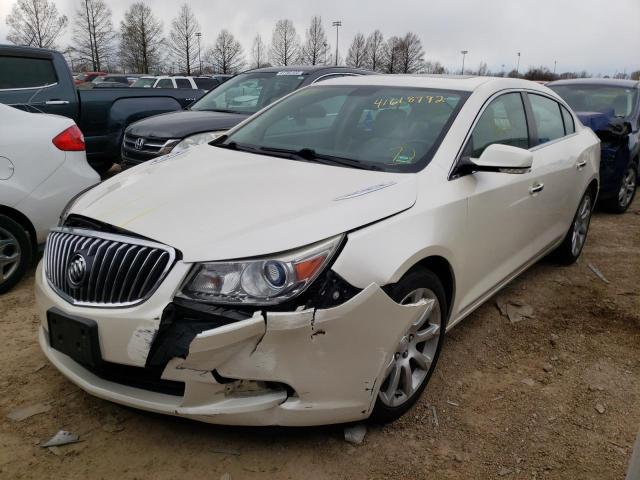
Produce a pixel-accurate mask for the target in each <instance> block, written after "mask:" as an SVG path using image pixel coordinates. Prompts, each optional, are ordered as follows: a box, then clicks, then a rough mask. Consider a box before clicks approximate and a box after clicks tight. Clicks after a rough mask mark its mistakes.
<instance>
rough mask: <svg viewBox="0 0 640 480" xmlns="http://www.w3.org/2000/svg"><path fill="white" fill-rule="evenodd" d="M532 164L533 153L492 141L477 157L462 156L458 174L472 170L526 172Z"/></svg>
mask: <svg viewBox="0 0 640 480" xmlns="http://www.w3.org/2000/svg"><path fill="white" fill-rule="evenodd" d="M532 165H533V153H531V152H530V151H529V150H525V149H523V148H518V147H512V146H510V145H500V144H498V143H494V144H492V145H489V146H488V147H487V148H485V149H484V152H482V155H480V158H478V159H473V160H472V159H471V158H469V157H463V158H462V159H461V161H460V163H459V164H458V174H459V175H466V174H469V173H473V172H500V173H526V172H528V171H529V170H530V169H531V166H532Z"/></svg>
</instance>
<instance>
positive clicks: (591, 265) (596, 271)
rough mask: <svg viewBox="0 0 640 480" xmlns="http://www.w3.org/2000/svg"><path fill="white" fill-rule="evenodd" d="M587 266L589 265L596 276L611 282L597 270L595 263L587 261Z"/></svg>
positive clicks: (605, 281)
mask: <svg viewBox="0 0 640 480" xmlns="http://www.w3.org/2000/svg"><path fill="white" fill-rule="evenodd" d="M587 266H588V267H589V269H590V270H591V271H592V272H593V273H595V274H596V276H597V277H598V278H599V279H600V280H602V281H603V282H604V283H607V284H608V283H611V282H610V281H609V280H607V277H605V276H604V275H603V274H602V272H601V271H600V270H598V267H596V266H595V265H593V264H592V263H588V264H587Z"/></svg>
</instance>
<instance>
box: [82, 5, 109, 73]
mask: <svg viewBox="0 0 640 480" xmlns="http://www.w3.org/2000/svg"><path fill="white" fill-rule="evenodd" d="M115 39H116V34H115V32H114V31H113V23H112V21H111V9H110V8H109V7H108V6H107V4H106V3H105V1H104V0H81V1H80V5H79V7H78V9H77V10H76V17H75V19H74V24H73V39H72V40H73V46H72V49H73V51H74V52H75V54H76V55H75V57H76V58H75V59H76V60H77V61H79V62H81V63H84V64H91V69H92V70H93V71H100V70H102V69H103V68H104V67H105V66H106V64H107V63H108V62H109V60H110V58H111V56H112V55H113V53H114V51H115Z"/></svg>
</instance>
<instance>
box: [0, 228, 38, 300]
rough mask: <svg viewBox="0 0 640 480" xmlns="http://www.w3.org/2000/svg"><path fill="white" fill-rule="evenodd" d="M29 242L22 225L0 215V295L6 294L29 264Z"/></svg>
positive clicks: (30, 250)
mask: <svg viewBox="0 0 640 480" xmlns="http://www.w3.org/2000/svg"><path fill="white" fill-rule="evenodd" d="M32 250H33V248H32V245H31V240H30V239H29V235H28V234H27V232H25V231H24V228H23V227H22V225H20V224H19V223H17V222H16V221H14V220H13V219H11V218H10V217H7V216H6V215H0V293H5V292H8V291H9V289H11V288H12V287H13V286H14V285H15V284H16V283H18V281H20V279H21V278H22V276H23V275H24V272H25V271H26V270H27V268H28V267H29V265H30V264H31V253H32Z"/></svg>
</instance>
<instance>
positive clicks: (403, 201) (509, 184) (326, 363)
mask: <svg viewBox="0 0 640 480" xmlns="http://www.w3.org/2000/svg"><path fill="white" fill-rule="evenodd" d="M329 83H331V84H336V85H339V84H372V85H396V86H403V85H404V86H410V87H415V86H418V87H425V88H445V89H454V90H466V91H469V92H473V93H472V94H471V95H470V97H469V98H468V99H467V101H466V103H465V104H464V106H463V107H462V109H461V110H460V112H459V114H458V116H457V118H456V119H455V121H454V122H453V124H452V125H451V128H450V129H449V131H448V134H447V135H446V136H445V138H444V139H443V141H442V143H441V144H440V146H439V148H438V150H437V152H436V154H435V156H434V157H433V159H432V160H431V162H430V163H429V165H428V166H427V167H426V168H424V169H423V170H422V171H420V172H418V173H415V174H407V173H403V174H399V173H384V172H374V171H365V170H356V169H350V168H342V167H333V166H326V165H316V164H311V163H306V162H298V161H291V160H287V159H280V158H271V157H267V156H259V155H254V154H250V153H246V152H238V151H231V150H227V149H218V148H214V147H210V146H208V145H203V146H200V147H196V148H192V149H190V150H189V151H187V152H185V153H181V154H177V155H169V156H167V157H164V158H160V159H158V160H157V161H154V162H149V163H147V164H143V165H141V166H138V167H135V168H133V169H131V170H129V171H127V172H125V173H124V174H120V175H118V176H116V177H114V178H112V179H110V180H108V181H106V182H104V183H103V185H101V186H100V187H98V188H95V189H93V190H92V191H90V192H88V193H87V194H85V195H84V196H82V197H81V198H80V199H79V200H78V201H77V202H76V203H75V204H74V206H73V207H72V209H71V213H74V214H77V215H81V216H85V217H88V218H92V219H96V220H99V221H102V222H104V223H107V224H110V225H113V226H115V227H118V228H121V229H124V230H128V231H131V232H134V233H136V234H138V235H141V236H144V237H147V238H149V239H152V240H155V241H158V242H162V243H165V244H167V245H169V246H172V247H175V248H177V249H179V250H180V252H181V254H182V258H181V259H180V260H178V261H177V262H176V264H175V265H174V267H173V269H172V270H171V271H170V273H169V274H168V276H167V277H166V278H165V280H164V281H163V282H162V284H161V285H160V287H159V288H158V289H157V290H156V291H155V292H154V293H153V295H151V297H150V298H149V299H148V300H146V301H145V302H143V303H140V304H138V305H136V306H133V307H129V308H109V309H107V308H82V307H76V306H73V305H71V304H69V303H67V302H66V301H65V300H63V299H62V298H61V297H60V296H59V295H57V294H56V292H55V291H54V290H53V289H52V288H51V286H50V285H49V284H48V282H47V279H46V276H45V273H44V271H43V269H42V266H40V267H39V269H38V271H37V273H36V298H37V301H38V304H39V311H40V314H41V321H42V329H41V335H40V343H41V346H42V349H43V351H44V352H45V354H46V355H47V357H48V358H49V359H50V360H51V361H52V362H53V363H54V365H55V366H56V367H57V368H58V369H59V370H60V371H61V372H63V373H64V374H65V375H66V376H67V377H68V378H70V379H71V380H72V381H73V382H75V383H76V384H78V385H79V386H81V387H82V388H83V389H85V390H87V391H89V392H90V393H92V394H94V395H97V396H99V397H101V398H106V399H109V400H112V401H115V402H118V403H123V404H125V405H129V406H134V407H137V408H142V409H146V410H151V411H156V412H162V413H167V414H172V415H181V416H187V417H189V418H194V419H197V420H202V421H206V422H212V423H225V424H244V425H273V424H279V425H315V424H325V423H338V422H345V421H354V420H360V419H363V418H367V417H368V416H369V414H370V413H371V410H372V408H373V404H374V401H375V398H376V397H377V392H378V389H379V387H380V384H381V382H382V380H383V372H384V371H385V365H386V364H387V362H388V361H389V360H390V358H392V357H393V352H394V350H395V347H396V345H397V342H398V339H399V338H400V336H401V335H402V333H403V331H404V329H405V328H406V325H408V324H409V323H411V322H412V321H413V320H414V319H415V318H417V316H420V315H421V314H422V313H424V312H425V310H426V306H425V305H424V304H422V303H416V304H411V305H405V306H401V305H399V304H397V303H395V302H393V301H392V300H391V299H390V298H389V297H388V296H387V295H386V294H385V293H384V291H383V290H382V288H381V287H383V286H385V285H389V284H393V283H395V282H397V281H398V280H399V279H400V278H401V277H402V276H403V275H404V274H405V273H406V272H407V271H408V270H409V269H410V268H411V267H413V266H414V265H416V264H417V263H419V262H420V261H422V260H423V259H428V258H433V257H438V259H441V260H442V261H446V263H447V264H448V266H449V268H450V270H451V272H452V275H453V283H454V285H453V288H452V292H451V296H452V300H453V302H452V305H450V308H449V310H450V318H449V323H448V328H451V327H452V326H453V325H455V324H456V323H457V322H459V321H460V320H461V319H462V318H463V317H464V316H466V315H468V314H469V313H470V312H471V311H472V310H473V309H474V308H476V307H477V306H479V305H480V304H481V303H482V301H484V300H486V299H487V298H488V297H489V296H490V295H492V294H493V293H495V292H496V291H497V290H498V289H499V288H501V287H502V286H504V285H505V284H506V283H507V282H509V281H510V280H511V279H512V278H514V277H515V276H516V275H518V274H519V273H520V272H522V271H523V270H524V269H526V268H527V267H528V266H530V265H531V264H532V263H534V262H535V261H536V260H538V259H539V258H540V257H541V256H542V255H544V254H546V253H548V252H549V251H551V250H552V249H553V248H554V247H556V246H557V245H558V244H559V242H561V241H562V238H563V237H564V235H565V234H566V232H567V231H568V230H569V227H570V225H571V222H572V218H573V215H574V213H575V211H576V209H577V206H578V202H579V200H580V199H581V197H582V195H583V194H584V192H585V191H586V189H587V188H588V186H589V185H590V184H592V182H596V183H595V184H596V186H597V181H598V171H599V158H600V157H599V155H600V149H599V142H598V139H597V137H595V135H594V134H593V132H591V131H590V130H588V129H585V128H584V127H582V125H581V124H580V123H579V121H578V120H577V119H574V121H575V124H576V133H575V134H573V135H569V136H566V137H564V138H562V139H559V140H557V141H555V142H549V143H547V144H544V145H542V146H539V147H536V148H532V149H530V151H531V153H532V155H533V163H532V167H531V170H530V171H528V172H526V173H521V174H510V173H497V172H495V173H494V172H492V173H489V172H476V173H474V174H470V175H464V176H461V177H459V178H454V177H451V172H452V169H453V167H454V164H455V162H456V161H457V159H458V157H459V155H460V153H461V148H462V146H463V144H464V141H465V139H466V138H467V135H468V134H469V132H470V131H471V129H472V127H473V125H474V123H475V121H476V119H477V117H478V116H479V112H481V111H482V109H483V108H484V105H486V104H487V102H488V101H490V99H492V98H493V97H494V96H496V95H499V94H501V93H505V92H509V91H514V90H516V91H530V92H536V93H540V94H543V95H547V96H550V97H553V98H554V99H556V100H557V101H559V102H560V103H561V104H563V105H566V104H564V102H562V100H560V99H559V97H557V96H556V95H555V94H554V93H553V92H551V91H550V90H549V89H547V88H546V87H543V86H540V85H537V84H533V83H531V82H524V81H520V80H513V79H489V78H467V79H455V80H454V79H448V78H430V77H414V76H379V77H360V78H351V77H345V78H341V79H337V80H330V81H328V82H327V84H329ZM323 85H324V83H323ZM309 88H314V87H309ZM269 108H273V107H269ZM237 128H242V125H240V126H239V127H236V129H237ZM234 130H235V129H234ZM538 184H544V189H543V190H542V191H540V192H538V193H536V192H531V191H530V189H531V188H532V187H535V186H536V185H538ZM177 199H179V202H177V201H176V200H177ZM340 233H345V234H346V236H347V241H346V243H345V244H344V247H343V248H342V250H341V251H340V253H339V254H338V255H337V257H336V259H335V261H334V263H333V265H332V266H331V269H332V270H333V271H334V272H335V273H337V274H338V275H340V276H341V277H342V278H343V279H344V280H346V281H347V282H349V283H350V284H351V285H353V286H354V287H357V288H359V289H362V291H361V292H360V293H358V294H357V295H355V296H354V297H353V298H351V299H350V300H348V301H346V302H345V303H343V304H341V305H339V306H337V307H334V308H329V309H324V310H323V309H319V308H318V309H311V310H301V311H294V312H270V311H269V309H268V308H266V314H265V315H264V316H263V315H262V314H261V313H259V312H258V313H256V314H255V315H254V316H253V317H251V318H249V319H247V320H244V321H240V322H237V323H234V324H231V325H227V326H224V327H219V328H215V329H212V330H208V331H204V332H201V333H200V334H198V335H197V336H196V337H195V338H194V340H193V341H192V342H191V344H190V348H189V353H188V355H186V358H184V359H183V358H174V359H173V360H171V361H170V362H169V363H168V364H167V365H166V367H165V369H164V372H163V374H162V378H164V379H167V380H176V381H182V382H184V383H185V394H184V395H183V396H181V397H176V396H171V395H164V394H158V393H154V392H151V391H147V390H142V389H136V388H132V387H128V386H125V385H121V384H118V383H113V382H109V381H106V380H104V379H102V378H99V377H97V376H96V375H94V374H92V373H91V372H89V371H88V370H86V369H84V368H83V367H81V366H80V365H79V364H77V363H75V362H74V361H72V360H71V359H70V358H69V357H67V356H66V355H64V354H61V353H60V352H58V351H56V350H54V349H52V348H51V347H50V346H49V344H48V337H47V328H48V326H47V325H48V324H47V316H46V312H47V311H48V310H49V309H51V308H57V309H59V310H61V311H63V312H64V313H66V314H68V315H73V316H78V317H83V318H87V319H91V320H94V321H95V322H96V323H97V325H98V330H99V332H100V348H101V352H102V355H103V357H104V359H106V360H108V361H110V362H115V363H120V364H124V365H132V366H140V367H141V366H144V365H145V362H146V361H147V357H148V353H149V351H150V348H151V344H152V342H153V338H154V336H155V335H156V333H157V332H158V328H159V325H160V318H161V316H162V314H163V309H164V308H165V307H166V306H167V304H169V303H170V302H171V301H172V299H173V298H174V296H175V295H176V293H177V292H178V291H179V289H180V287H181V285H182V282H183V281H184V279H185V278H186V277H187V275H188V272H189V270H190V267H191V265H192V263H194V262H202V261H213V260H231V259H239V258H249V257H254V256H261V255H268V254H274V253H278V252H282V251H286V250H289V249H293V248H298V247H301V246H304V245H308V244H311V243H314V242H317V241H319V240H322V239H325V238H329V237H331V236H334V235H336V234H340ZM256 310H257V311H258V310H263V309H261V308H256ZM389 318H393V319H395V320H397V321H395V322H389V321H388V319H389ZM356 336H357V341H354V338H356ZM365 337H366V338H365ZM212 370H216V371H217V372H218V373H219V374H220V375H222V376H226V377H229V378H235V379H243V380H242V381H241V382H240V385H239V386H238V385H235V383H237V382H234V384H233V385H232V386H229V385H228V384H227V385H226V384H222V383H218V382H217V381H216V380H215V378H214V377H213V376H212V375H211V374H210V373H211V371H212ZM244 380H246V381H247V382H248V383H249V384H250V385H249V386H248V387H246V386H245V385H244V384H243V383H242V382H243V381H244ZM261 381H262V382H282V383H285V384H287V385H290V386H293V387H294V389H295V391H296V394H297V395H295V396H287V394H286V393H284V392H283V391H281V390H277V389H275V390H274V389H266V390H265V389H264V388H262V387H260V386H259V385H256V384H255V382H258V383H259V382H261ZM252 382H253V383H252ZM246 388H248V389H249V390H246ZM261 388H262V389H261Z"/></svg>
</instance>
